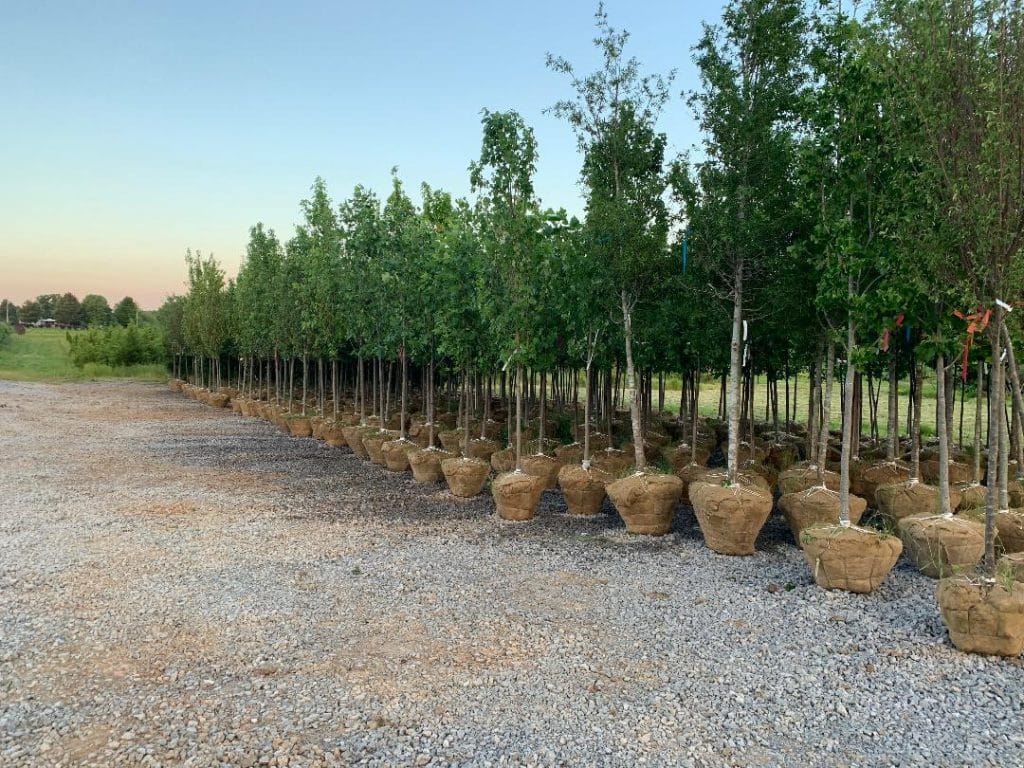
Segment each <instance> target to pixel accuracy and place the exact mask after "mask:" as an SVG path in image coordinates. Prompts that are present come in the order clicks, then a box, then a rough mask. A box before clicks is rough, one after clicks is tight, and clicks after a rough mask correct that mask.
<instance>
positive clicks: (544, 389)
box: [537, 371, 548, 453]
mask: <svg viewBox="0 0 1024 768" xmlns="http://www.w3.org/2000/svg"><path fill="white" fill-rule="evenodd" d="M547 405H548V373H547V371H541V372H540V426H539V427H538V428H537V435H538V440H537V446H538V447H537V453H544V437H545V434H544V420H545V418H546V417H547Z"/></svg>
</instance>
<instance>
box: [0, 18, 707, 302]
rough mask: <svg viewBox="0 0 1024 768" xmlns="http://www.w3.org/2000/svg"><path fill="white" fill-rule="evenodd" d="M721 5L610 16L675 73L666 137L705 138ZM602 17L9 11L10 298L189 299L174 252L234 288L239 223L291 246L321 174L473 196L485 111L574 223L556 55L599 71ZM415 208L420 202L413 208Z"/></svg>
mask: <svg viewBox="0 0 1024 768" xmlns="http://www.w3.org/2000/svg"><path fill="white" fill-rule="evenodd" d="M721 6H722V3H721V2H717V1H714V0H695V1H693V2H678V1H677V2H671V3H668V2H635V0H634V1H633V2H629V1H628V0H608V2H606V10H607V12H608V15H609V19H610V21H611V23H612V25H613V26H615V27H617V28H620V29H622V28H624V29H626V30H628V31H629V32H630V35H631V38H630V43H629V46H628V49H627V51H628V53H630V54H632V55H634V56H636V57H637V58H638V59H639V60H640V62H641V64H642V66H643V69H644V71H647V72H660V73H667V72H668V71H670V70H673V69H674V70H676V71H677V76H676V80H675V83H674V86H673V92H674V98H673V100H672V102H671V103H670V104H669V105H668V106H667V108H666V110H665V113H664V115H663V116H662V120H661V124H660V126H659V127H660V128H661V129H662V130H664V131H665V132H666V133H667V135H668V139H669V146H670V151H672V152H675V151H685V150H689V149H690V148H691V147H692V146H693V145H695V144H697V143H698V142H699V140H700V136H699V132H698V128H697V125H696V122H695V120H694V117H693V114H692V110H691V109H690V107H688V106H687V104H686V102H685V99H684V98H683V97H682V96H681V94H682V92H683V91H687V90H692V89H694V88H696V87H698V84H699V81H698V77H697V72H696V67H695V65H694V63H693V53H692V47H693V45H694V44H695V43H696V42H697V40H698V39H699V37H700V35H701V23H702V21H707V22H709V23H715V22H717V20H718V18H719V16H720V14H721ZM596 7H597V5H596V2H580V1H577V0H548V2H539V1H538V0H518V1H517V2H515V3H504V2H503V3H497V2H487V1H484V0H480V1H478V2H464V1H462V0H458V1H450V2H440V3H423V2H394V1H387V0H382V1H380V2H366V0H363V1H362V2H347V1H344V0H336V1H335V2H298V1H296V2H270V1H268V2H262V3H251V2H245V3H242V2H213V3H211V2H207V1H204V2H192V1H191V0H177V2H173V3H151V2H138V0H135V1H133V2H128V1H122V0H104V1H103V2H99V3H97V2H95V0H92V1H90V2H70V1H68V2H56V1H54V0H12V1H11V2H8V3H4V9H3V11H2V13H0V231H2V236H0V298H9V299H11V300H13V301H15V302H16V303H19V304H20V303H22V302H24V301H25V300H26V299H29V298H32V297H35V296H36V295H38V294H41V293H64V292H66V291H71V292H72V293H75V294H76V295H77V296H78V297H79V298H82V297H83V296H84V295H86V294H88V293H99V294H102V295H104V296H106V297H107V298H108V299H109V300H110V301H111V304H113V303H114V302H116V301H117V300H119V299H120V298H121V297H122V296H125V295H131V296H132V297H134V298H135V299H136V300H137V301H138V302H139V303H140V305H141V306H142V307H143V308H145V309H154V308H156V307H158V306H159V305H160V304H161V303H162V302H163V300H164V299H165V298H166V297H167V296H169V295H171V294H175V293H183V292H185V290H186V287H185V280H186V270H185V261H184V258H185V251H186V249H187V248H192V249H193V250H199V251H201V252H202V253H203V254H209V253H212V254H213V255H214V256H215V257H216V258H217V259H218V261H220V263H221V264H222V265H223V267H224V268H225V270H226V272H227V274H228V275H229V276H234V275H235V274H236V273H237V270H238V266H239V264H240V262H241V259H242V256H243V255H244V252H245V246H246V242H247V240H248V230H249V227H250V226H252V225H253V224H255V223H256V222H258V221H262V222H264V224H266V225H267V226H269V227H272V228H274V229H275V230H276V231H277V232H278V234H279V235H280V236H281V237H282V238H283V239H287V238H288V237H290V236H291V234H292V232H293V231H294V226H295V223H296V222H297V221H298V219H299V215H300V214H299V202H300V201H301V200H302V199H303V198H305V197H306V196H307V195H308V192H309V188H310V185H311V184H312V182H313V180H314V179H315V178H316V177H317V176H322V177H323V178H324V179H325V180H326V182H327V186H328V190H329V191H330V193H331V196H332V197H333V199H334V200H335V202H340V201H341V200H343V199H344V198H346V197H347V196H348V195H349V194H351V192H352V189H353V187H355V185H356V184H363V185H365V186H368V187H370V188H372V189H374V190H376V191H377V192H378V193H381V194H383V195H386V193H387V191H388V189H389V187H390V182H389V174H390V170H391V168H392V167H393V166H397V168H398V172H399V175H400V176H401V178H402V180H403V181H404V183H405V185H406V187H407V188H408V189H409V190H410V192H414V191H416V190H418V188H419V185H420V183H421V182H424V181H426V182H428V183H429V184H430V185H431V186H433V187H435V188H442V189H446V190H448V191H450V192H452V193H454V194H456V195H469V193H470V190H469V181H468V172H467V167H468V165H469V163H470V162H471V161H472V160H473V159H474V158H475V157H476V156H477V155H478V154H479V150H480V136H481V130H480V119H481V114H480V113H481V110H482V109H484V108H487V109H490V110H506V109H515V110H517V111H518V112H519V113H520V114H521V115H522V116H523V118H524V119H525V120H526V122H527V123H528V124H529V125H531V126H532V127H533V128H534V130H535V132H536V136H537V142H538V150H539V155H540V158H539V163H538V168H537V175H536V180H535V184H536V189H537V192H538V194H539V196H540V197H541V199H542V202H543V203H544V204H545V205H548V206H552V207H555V208H558V207H564V208H566V209H568V210H569V211H570V213H580V212H581V210H582V201H581V197H580V190H579V186H578V176H579V169H580V163H581V160H580V156H579V154H578V151H577V148H576V142H575V139H574V137H573V135H572V133H571V131H570V129H569V126H568V125H567V124H566V123H565V122H564V121H561V120H559V119H558V118H556V117H555V116H554V115H551V114H545V110H546V109H547V108H548V107H550V106H551V105H552V104H554V103H555V102H556V101H557V100H559V99H563V98H567V97H570V96H571V95H572V91H571V88H570V86H569V84H568V82H567V81H566V79H565V78H564V76H561V75H559V74H557V73H554V72H551V71H550V70H548V69H547V68H546V66H545V54H547V53H548V52H551V53H554V54H557V55H560V56H564V57H565V58H567V59H568V60H569V61H570V62H572V63H573V64H574V66H576V68H577V70H578V71H580V72H583V73H587V72H590V71H592V70H594V69H595V68H596V67H597V65H598V54H597V51H596V49H595V48H594V46H593V38H594V34H595V29H594V11H595V10H596ZM414 197H415V196H414Z"/></svg>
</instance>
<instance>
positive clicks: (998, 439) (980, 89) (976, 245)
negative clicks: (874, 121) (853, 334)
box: [879, 0, 1024, 573]
mask: <svg viewBox="0 0 1024 768" xmlns="http://www.w3.org/2000/svg"><path fill="white" fill-rule="evenodd" d="M879 6H880V14H881V18H882V19H883V21H884V22H885V23H886V24H887V25H889V27H890V29H891V30H892V31H891V34H889V35H887V37H886V40H887V44H888V46H889V49H888V54H889V56H888V59H887V61H888V64H889V67H890V72H891V73H892V76H893V77H894V78H895V80H896V82H897V84H898V86H899V88H900V89H901V91H902V92H903V94H904V99H905V104H906V106H907V108H908V109H909V111H910V113H911V114H912V116H913V118H914V121H915V123H916V126H917V131H916V132H915V133H914V134H913V135H912V136H910V137H908V139H907V140H908V141H910V142H912V143H913V149H915V150H916V154H917V156H918V157H919V158H920V162H921V169H920V171H921V172H920V173H919V175H918V179H919V182H918V183H920V184H922V185H923V186H924V187H925V189H926V190H927V194H928V201H929V205H930V208H931V209H932V210H933V211H936V212H937V213H938V214H939V215H940V216H941V217H942V220H943V224H944V227H945V229H946V231H947V232H948V233H949V234H950V236H951V237H953V238H955V239H954V240H953V242H952V247H951V248H949V249H948V253H949V254H950V255H952V256H953V257H954V258H956V259H957V260H958V262H959V267H960V272H961V274H963V275H965V276H967V278H968V280H969V287H970V292H971V295H972V298H973V300H974V301H975V302H976V304H977V305H978V306H981V307H985V308H988V309H989V310H991V321H990V322H989V323H988V326H987V328H986V333H987V335H988V340H989V345H990V347H991V350H992V356H993V369H992V375H991V377H990V380H989V385H990V392H991V413H992V414H995V415H994V416H993V417H992V421H991V424H990V428H989V446H988V449H989V453H988V455H989V476H990V480H989V483H988V485H989V496H988V505H987V506H988V508H987V515H986V526H985V528H986V530H985V541H986V547H985V549H986V554H985V568H986V570H987V571H988V572H989V573H991V572H992V570H993V569H994V567H995V524H994V519H995V513H996V511H997V510H1005V509H1007V508H1008V506H1009V503H1008V494H1007V476H1008V449H1007V440H1006V437H1007V434H1006V432H1007V430H1006V428H1005V420H1004V419H1003V418H1002V414H1003V413H1004V397H1005V391H1006V387H1005V380H1004V365H1003V363H1002V357H1003V354H1002V353H1003V344H1004V331H1003V326H1004V323H1005V319H1006V314H1007V307H1008V306H1009V303H1008V302H1009V301H1010V299H1008V298H1007V297H1008V296H1010V295H1011V294H1009V293H1008V291H1009V290H1012V288H1013V286H1014V279H1013V276H1014V273H1015V270H1018V269H1019V261H1020V259H1021V253H1022V252H1024V185H1022V184H1021V172H1020V169H1021V168H1022V167H1024V13H1022V12H1021V7H1020V3H1019V2H1016V0H972V2H966V0H920V2H915V3H906V2H895V0H886V1H885V2H880V3H879ZM1015 264H1018V266H1016V267H1015V266H1014V265H1015Z"/></svg>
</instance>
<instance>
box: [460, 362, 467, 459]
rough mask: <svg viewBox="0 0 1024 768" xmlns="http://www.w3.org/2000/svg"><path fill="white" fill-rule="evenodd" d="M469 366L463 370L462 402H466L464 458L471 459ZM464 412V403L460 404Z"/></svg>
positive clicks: (463, 426)
mask: <svg viewBox="0 0 1024 768" xmlns="http://www.w3.org/2000/svg"><path fill="white" fill-rule="evenodd" d="M469 398H470V392H469V366H468V365H466V366H464V367H463V369H462V401H464V402H465V411H464V412H463V414H462V458H464V459H468V458H469V405H470V403H469ZM459 409H460V410H462V402H460V408H459Z"/></svg>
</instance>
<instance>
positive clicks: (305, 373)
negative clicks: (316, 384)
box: [302, 349, 309, 416]
mask: <svg viewBox="0 0 1024 768" xmlns="http://www.w3.org/2000/svg"><path fill="white" fill-rule="evenodd" d="M308 381H309V352H308V351H307V350H305V349H303V350H302V415H303V416H305V415H306V397H307V394H308V393H307V387H306V383H307V382H308Z"/></svg>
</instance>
